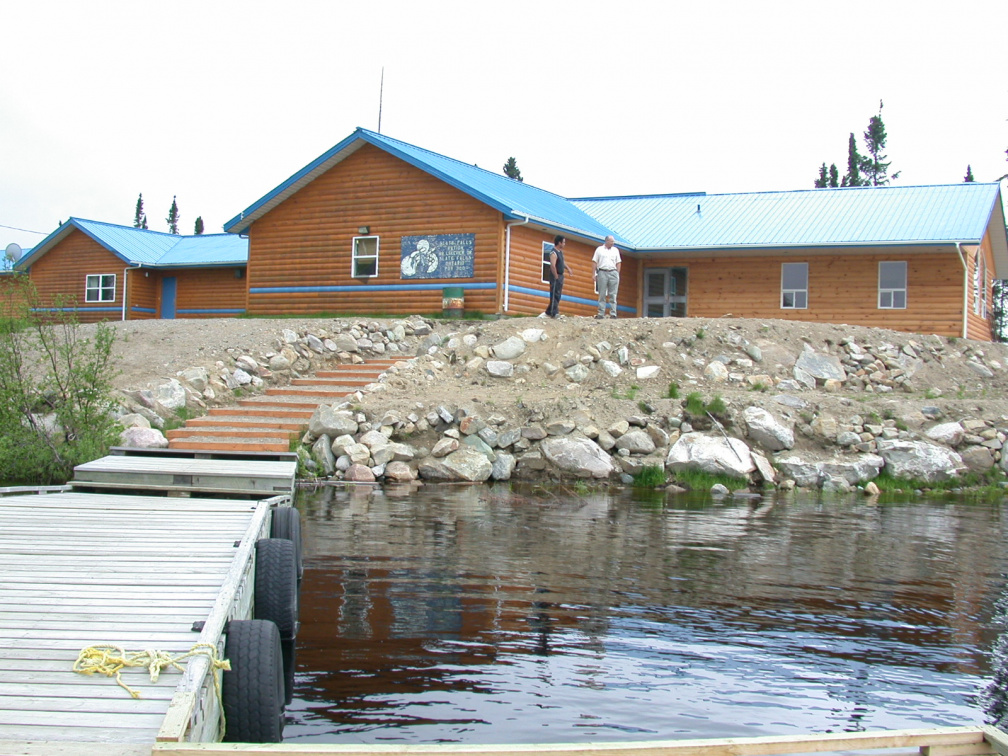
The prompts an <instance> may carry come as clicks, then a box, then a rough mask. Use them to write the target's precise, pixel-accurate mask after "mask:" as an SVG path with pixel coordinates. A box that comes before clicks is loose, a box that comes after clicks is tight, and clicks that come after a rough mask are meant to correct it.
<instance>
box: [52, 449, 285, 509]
mask: <svg viewBox="0 0 1008 756" xmlns="http://www.w3.org/2000/svg"><path fill="white" fill-rule="evenodd" d="M112 452H113V453H112V454H110V455H108V456H105V457H102V458H101V459H96V460H94V461H93V462H86V463H84V464H82V465H78V466H77V467H75V468H74V478H73V480H72V481H71V482H70V485H71V486H72V487H73V489H74V490H75V491H82V492H112V493H114V492H120V491H121V492H135V491H146V492H160V493H163V494H167V495H172V496H227V497H230V498H263V497H268V496H276V495H279V494H287V495H289V496H293V495H294V483H295V476H296V475H297V454H294V453H293V452H273V453H261V452H247V453H227V452H215V451H209V452H205V453H197V452H195V451H193V450H170V449H169V450H164V449H153V450H140V449H122V448H116V449H113V450H112Z"/></svg>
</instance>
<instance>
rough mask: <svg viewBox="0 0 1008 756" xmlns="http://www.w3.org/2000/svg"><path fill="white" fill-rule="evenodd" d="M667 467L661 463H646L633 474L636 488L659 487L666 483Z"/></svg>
mask: <svg viewBox="0 0 1008 756" xmlns="http://www.w3.org/2000/svg"><path fill="white" fill-rule="evenodd" d="M665 478H666V476H665V468H664V467H661V466H659V465H645V466H644V467H642V468H641V471H640V472H639V473H637V474H636V475H634V476H633V484H634V487H635V488H658V486H664V485H665Z"/></svg>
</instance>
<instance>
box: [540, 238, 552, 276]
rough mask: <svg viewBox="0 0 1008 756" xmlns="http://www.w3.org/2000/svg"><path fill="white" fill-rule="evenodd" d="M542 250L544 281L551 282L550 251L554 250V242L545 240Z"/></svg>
mask: <svg viewBox="0 0 1008 756" xmlns="http://www.w3.org/2000/svg"><path fill="white" fill-rule="evenodd" d="M542 245H543V250H542V282H543V283H549V269H550V260H549V259H550V253H551V252H552V251H553V242H543V243H542Z"/></svg>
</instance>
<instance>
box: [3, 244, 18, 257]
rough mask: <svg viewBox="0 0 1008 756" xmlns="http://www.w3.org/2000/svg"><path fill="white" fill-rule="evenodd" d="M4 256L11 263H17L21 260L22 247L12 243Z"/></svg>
mask: <svg viewBox="0 0 1008 756" xmlns="http://www.w3.org/2000/svg"><path fill="white" fill-rule="evenodd" d="M4 254H5V255H6V256H7V259H8V260H10V261H11V262H17V261H18V260H20V259H21V245H20V244H17V243H15V242H11V243H10V244H8V245H7V249H6V250H4Z"/></svg>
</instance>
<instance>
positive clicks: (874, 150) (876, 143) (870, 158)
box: [861, 100, 899, 186]
mask: <svg viewBox="0 0 1008 756" xmlns="http://www.w3.org/2000/svg"><path fill="white" fill-rule="evenodd" d="M878 107H879V112H878V115H873V116H872V117H871V118H870V119H869V121H868V129H867V130H866V131H865V133H864V140H865V148H866V149H867V150H868V154H867V155H866V156H864V157H863V158H861V161H862V162H861V168H862V171H863V172H864V174H865V180H864V183H865V184H871V185H872V186H885V185H886V184H888V183H889V181H890V180H895V179H898V178H899V171H897V172H896V173H894V174H892V176H890V175H889V166H890V162H889V161H888V160H887V159H886V158H887V157H888V156H887V155H886V154H885V147H886V139H887V138H888V137H887V136H886V130H885V124H884V123H883V122H882V101H881V100H879V104H878Z"/></svg>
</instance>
